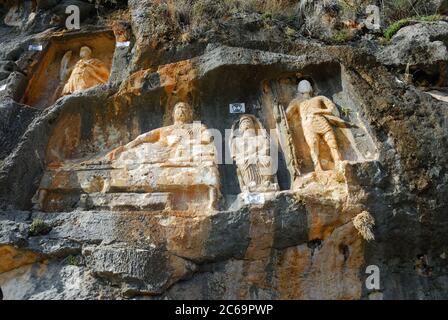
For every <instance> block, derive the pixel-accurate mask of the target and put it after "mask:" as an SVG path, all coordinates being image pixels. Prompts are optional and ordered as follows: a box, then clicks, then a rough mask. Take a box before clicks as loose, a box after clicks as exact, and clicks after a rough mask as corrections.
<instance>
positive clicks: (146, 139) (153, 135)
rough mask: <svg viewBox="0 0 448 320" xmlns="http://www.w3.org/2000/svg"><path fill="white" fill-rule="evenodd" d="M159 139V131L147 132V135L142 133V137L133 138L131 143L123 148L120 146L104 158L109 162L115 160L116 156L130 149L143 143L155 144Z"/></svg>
mask: <svg viewBox="0 0 448 320" xmlns="http://www.w3.org/2000/svg"><path fill="white" fill-rule="evenodd" d="M159 139H160V129H155V130H152V131H149V132H147V133H144V134H142V135H139V136H138V137H137V138H135V139H134V140H133V141H131V142H129V143H128V144H126V145H125V146H120V147H118V148H116V149H114V150H112V151H111V152H109V153H108V154H107V155H106V157H107V158H108V159H109V160H114V159H116V158H117V156H118V155H119V154H120V153H122V152H124V151H127V150H130V149H132V148H135V147H137V146H139V145H141V144H143V143H154V142H157V141H158V140H159Z"/></svg>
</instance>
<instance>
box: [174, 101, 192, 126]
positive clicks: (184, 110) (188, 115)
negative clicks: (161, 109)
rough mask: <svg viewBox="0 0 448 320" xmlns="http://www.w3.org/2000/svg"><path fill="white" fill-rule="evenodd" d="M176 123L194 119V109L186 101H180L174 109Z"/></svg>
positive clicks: (188, 121) (189, 121)
mask: <svg viewBox="0 0 448 320" xmlns="http://www.w3.org/2000/svg"><path fill="white" fill-rule="evenodd" d="M173 118H174V123H191V122H192V121H193V109H192V108H191V106H190V105H189V104H188V103H186V102H178V103H176V105H175V106H174V111H173Z"/></svg>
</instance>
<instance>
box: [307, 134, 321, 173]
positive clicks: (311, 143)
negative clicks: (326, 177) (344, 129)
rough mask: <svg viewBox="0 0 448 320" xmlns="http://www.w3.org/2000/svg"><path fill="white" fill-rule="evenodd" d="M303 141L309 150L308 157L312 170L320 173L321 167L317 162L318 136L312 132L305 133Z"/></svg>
mask: <svg viewBox="0 0 448 320" xmlns="http://www.w3.org/2000/svg"><path fill="white" fill-rule="evenodd" d="M305 141H306V143H307V144H308V147H309V148H310V155H311V159H312V160H313V164H314V170H315V171H322V166H321V165H320V161H319V136H318V135H317V134H316V133H314V132H305Z"/></svg>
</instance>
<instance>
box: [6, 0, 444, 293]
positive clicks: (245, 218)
mask: <svg viewBox="0 0 448 320" xmlns="http://www.w3.org/2000/svg"><path fill="white" fill-rule="evenodd" d="M47 2H48V1H47ZM53 2H54V5H52V6H44V7H39V8H32V7H27V6H25V7H17V6H16V5H14V4H12V3H9V2H8V1H7V3H6V4H4V5H3V4H2V5H0V9H1V10H0V18H1V21H2V24H1V25H0V39H1V40H2V46H1V48H0V111H1V112H0V147H1V150H0V208H1V212H0V288H1V290H2V292H3V296H4V299H443V298H445V299H446V298H448V296H447V292H448V277H447V272H448V270H447V263H446V259H448V258H447V255H448V252H447V251H448V248H447V243H448V232H447V228H448V216H447V214H446V213H447V212H448V204H447V199H446V195H447V194H448V173H447V171H446V168H447V167H448V163H447V156H446V155H447V151H448V120H447V119H448V108H447V106H448V104H447V103H446V99H445V98H446V97H445V95H444V92H445V91H446V88H445V87H446V86H448V85H447V83H446V76H447V68H446V61H445V60H446V57H444V56H443V53H444V52H446V49H447V48H446V47H447V41H446V28H447V27H446V25H447V23H446V22H444V21H439V22H422V23H416V24H413V25H410V26H408V27H405V28H403V29H401V30H400V31H399V32H398V33H397V34H396V35H395V37H393V38H392V41H391V42H390V43H387V44H379V43H378V42H376V41H375V40H372V37H374V36H376V35H377V34H376V33H375V32H370V31H368V30H367V31H366V30H365V28H364V29H363V27H362V26H359V21H357V20H356V14H355V12H347V11H344V12H343V11H339V12H337V11H334V12H333V11H328V10H327V9H326V7H325V6H319V8H318V10H317V11H316V12H321V13H322V14H323V13H325V14H324V15H325V17H326V18H325V19H323V20H322V21H320V20H319V19H317V18H316V17H317V16H319V15H318V14H317V13H316V12H315V13H316V16H314V15H312V16H310V18H309V20H307V21H306V23H303V24H300V25H298V26H296V25H293V24H291V25H287V23H286V22H284V21H281V20H276V19H274V18H267V16H266V15H261V14H259V13H254V12H252V13H241V12H240V13H235V14H233V15H230V16H228V17H227V16H226V17H223V20H222V21H221V20H220V21H221V23H219V24H214V25H213V26H212V27H210V28H208V29H207V28H198V29H195V30H196V31H195V32H194V33H191V34H186V32H184V30H183V29H182V28H176V27H173V26H171V25H162V24H160V25H159V24H157V25H155V24H154V23H155V22H154V21H153V20H151V17H150V14H153V13H154V12H155V11H157V10H162V9H157V8H158V5H159V4H157V3H155V2H154V3H153V2H151V1H140V0H130V1H129V2H128V5H127V6H124V7H120V8H118V7H117V8H112V9H110V12H109V11H107V10H105V9H104V10H105V11H104V12H103V13H102V14H104V17H108V15H109V14H117V12H118V9H121V10H124V13H122V15H121V16H120V17H119V18H120V19H124V20H125V21H122V22H120V23H118V24H117V23H112V22H111V21H110V20H107V19H106V20H105V19H95V18H94V17H93V18H85V16H84V14H85V13H88V12H92V10H93V9H92V6H91V5H90V4H88V3H87V2H84V1H76V2H78V3H79V6H80V9H81V12H82V15H83V19H82V24H81V29H80V30H73V31H68V30H65V29H64V20H63V19H64V17H65V16H64V11H63V10H62V9H64V3H65V1H57V0H55V1H53ZM42 3H43V2H42ZM42 3H41V4H42ZM363 3H364V2H363V1H360V3H359V4H358V5H363ZM169 8H171V9H170V10H172V9H173V8H175V6H171V7H169ZM36 10H37V11H36ZM39 10H40V11H39ZM306 10H309V8H307V9H306ZM36 12H37V14H36ZM145 12H146V13H148V14H147V15H145V14H144V13H145ZM157 12H164V11H157ZM306 12H308V11H306ZM167 15H168V16H169V14H168V13H167ZM30 17H31V18H30ZM163 17H164V21H168V20H167V19H166V17H165V16H163ZM117 19H118V18H115V20H117ZM112 20H113V19H112ZM170 21H171V20H170ZM340 25H345V26H348V28H349V29H350V32H353V33H354V34H357V35H359V37H358V38H353V40H352V41H351V42H349V43H339V44H335V43H332V42H331V41H330V42H329V41H319V40H316V39H312V38H305V37H303V35H307V36H313V34H314V33H316V32H317V33H318V34H322V35H323V36H324V35H325V36H327V37H332V36H333V35H334V34H335V33H336V32H337V30H338V29H337V28H339V27H340ZM311 27H313V28H314V27H316V28H315V29H313V30H310V31H312V32H311V34H309V33H306V32H305V31H304V30H306V29H307V28H308V29H309V28H311ZM317 27H319V28H317ZM288 28H290V29H291V30H292V31H291V30H290V29H288ZM294 28H296V29H294ZM294 30H295V31H294ZM319 30H320V31H319ZM413 35H415V37H414V36H413ZM314 36H315V35H314ZM321 40H322V39H321ZM323 40H325V39H323ZM327 40H328V39H327ZM412 42H415V43H416V44H417V48H416V47H414V46H412V45H411V43H412ZM30 45H33V46H34V47H31V49H30ZM36 45H37V46H41V51H40V50H35V49H33V48H36V47H35V46H36ZM82 46H88V47H89V48H92V51H93V52H94V56H95V58H98V59H100V60H101V61H103V62H104V63H105V64H106V65H107V66H108V68H109V67H110V69H111V70H110V76H109V80H108V81H107V83H101V84H99V85H96V86H92V87H90V86H89V88H84V89H85V90H79V91H77V92H75V93H72V94H67V95H64V96H62V97H60V96H59V95H55V92H56V91H57V88H58V87H59V88H60V86H61V81H60V80H61V78H60V71H61V63H62V61H63V59H64V58H63V57H64V55H65V53H66V52H67V51H69V50H71V51H73V52H74V53H78V52H79V50H80V48H81V47H82ZM406 46H408V47H409V50H404V48H405V47H406ZM38 48H40V47H38ZM400 48H401V49H403V50H401V49H400ZM411 49H412V50H414V49H415V50H416V51H412V50H411ZM417 49H418V50H417ZM72 64H74V61H73V62H72ZM406 72H408V74H407V75H406V74H405V73H406ZM409 73H410V74H409ZM93 76H95V75H94V74H93ZM301 80H307V81H310V83H311V84H312V87H313V89H314V91H315V96H322V97H326V98H328V99H329V100H330V101H331V102H332V103H334V105H335V107H334V108H333V110H327V111H325V112H327V115H326V116H328V117H327V119H328V118H330V119H334V117H337V118H338V119H340V121H343V122H344V123H349V124H350V126H346V127H338V126H334V125H331V130H332V132H334V137H335V140H336V142H337V146H338V152H339V153H340V159H339V160H340V161H337V162H338V164H337V165H336V164H335V159H334V157H333V156H332V150H331V148H330V147H331V146H330V147H329V145H328V143H325V141H321V142H320V144H319V145H318V146H316V149H315V150H318V151H319V152H318V157H319V163H320V164H321V166H322V171H320V170H317V171H316V168H315V163H316V162H315V161H313V159H312V155H311V152H310V145H309V144H308V143H307V141H306V138H305V131H304V130H306V128H303V126H302V121H301V118H300V117H301V116H300V115H298V116H297V119H289V120H288V119H287V114H286V110H287V108H288V106H289V105H290V103H291V101H295V100H294V99H298V101H302V100H300V99H302V98H303V97H301V96H299V95H298V90H297V86H298V84H299V82H300V81H301ZM100 82H101V81H100ZM100 82H98V83H100ZM103 82H104V81H103ZM179 102H181V103H187V104H188V105H191V107H192V113H191V119H190V118H189V119H188V121H183V122H182V121H181V122H182V123H181V126H183V128H184V129H186V133H185V134H182V135H179V134H177V135H176V134H174V133H173V128H176V118H175V117H174V116H173V114H175V111H176V108H175V106H176V105H177V104H178V103H179ZM243 103H244V106H245V110H244V114H246V115H250V119H255V120H252V121H253V123H254V126H255V127H256V128H258V129H261V128H263V129H265V130H266V133H262V132H261V131H258V132H257V134H256V135H255V136H256V137H257V139H256V141H257V143H256V146H262V147H263V150H262V151H263V152H259V149H257V148H255V149H253V150H255V151H253V152H251V153H247V152H246V153H244V152H245V151H244V149H242V150H239V149H238V148H236V149H235V150H237V151H235V150H233V152H236V153H234V154H233V155H232V152H230V150H229V146H231V145H232V144H230V143H229V137H230V136H231V131H232V127H233V128H234V129H235V128H236V124H239V121H240V119H241V116H242V114H241V113H232V112H230V110H231V106H230V105H231V104H239V105H241V104H243ZM323 118H325V117H323ZM320 119H321V120H322V118H320ZM322 121H324V122H322ZM322 121H321V122H319V125H323V126H326V125H325V124H326V122H325V121H327V120H325V119H324V120H322ZM198 128H199V129H198ZM244 129H245V128H244V127H242V128H241V130H242V131H244ZM235 130H236V129H235ZM235 130H234V131H235ZM196 131H198V132H202V133H205V134H206V136H207V137H208V138H207V139H203V137H202V136H201V138H200V139H199V140H197V139H196V140H195V139H194V138H192V139H190V137H193V136H194V135H193V132H196ZM218 133H219V135H218ZM315 133H316V135H317V137H318V139H322V138H323V137H321V136H319V135H322V134H323V133H325V132H318V131H316V132H315ZM142 135H143V136H142ZM226 135H227V138H226ZM176 136H177V138H176ZM211 136H213V139H212V138H211ZM219 136H221V137H222V139H220V138H219ZM249 136H250V135H249ZM139 137H145V139H146V140H145V139H143V138H142V139H143V140H144V143H141V144H140V143H139V144H138V145H137V144H134V142H135V141H139ZM155 137H157V139H156V138H155ZM235 137H236V138H240V137H243V138H244V135H243V134H242V135H240V136H239V135H238V134H235ZM245 137H246V138H247V137H248V136H245ZM270 139H272V140H274V141H276V142H278V143H276V146H275V148H274V147H273V146H271V145H269V143H268V142H269V141H270ZM143 140H142V141H143ZM245 140H248V139H241V138H240V140H238V139H235V141H243V142H244V141H245ZM192 141H193V142H194V141H196V142H195V143H199V146H200V148H194V147H193V148H192V149H191V150H192V153H188V152H187V153H183V151H182V150H183V149H182V148H181V147H182V146H183V142H186V143H187V144H188V143H191V144H193V145H195V144H194V143H193V142H192ZM180 142H182V143H180ZM268 145H269V148H270V149H269V152H266V151H267V150H266V148H267V146H268ZM124 146H129V148H124ZM196 146H197V144H196ZM123 148H124V150H123ZM238 150H239V151H238ZM248 150H251V149H248ZM165 151H166V152H165ZM258 153H259V154H262V155H263V156H266V155H269V157H266V158H265V159H264V160H263V161H259V162H255V164H256V167H257V168H258V169H259V168H262V167H263V166H267V164H268V163H274V162H275V161H274V159H276V165H277V166H278V168H277V170H276V172H275V174H273V175H272V176H268V179H269V181H270V182H271V185H269V186H268V187H263V185H262V181H263V179H262V178H261V177H259V176H257V172H258V171H259V170H255V169H253V168H254V167H250V166H247V159H250V155H251V154H258ZM172 155H175V156H176V157H171V156H172ZM179 155H183V156H184V157H177V156H179ZM185 155H187V157H185ZM204 155H205V156H204ZM266 159H267V161H265V160H266ZM193 160H195V161H193ZM238 171H240V172H238ZM246 185H249V186H252V189H251V187H249V188H245V187H246ZM354 219H357V220H356V221H355V223H354V221H353V220H354ZM363 219H364V220H363ZM369 266H376V267H378V270H380V286H379V287H378V288H370V287H368V286H366V280H367V278H368V276H369V274H368V273H366V270H368V267H369Z"/></svg>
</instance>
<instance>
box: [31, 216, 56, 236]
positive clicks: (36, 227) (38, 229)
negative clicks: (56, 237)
mask: <svg viewBox="0 0 448 320" xmlns="http://www.w3.org/2000/svg"><path fill="white" fill-rule="evenodd" d="M50 230H51V226H50V225H49V224H48V223H46V222H45V221H44V220H42V219H34V220H33V222H32V223H31V225H30V236H39V235H44V234H47V233H48V232H50Z"/></svg>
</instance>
